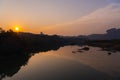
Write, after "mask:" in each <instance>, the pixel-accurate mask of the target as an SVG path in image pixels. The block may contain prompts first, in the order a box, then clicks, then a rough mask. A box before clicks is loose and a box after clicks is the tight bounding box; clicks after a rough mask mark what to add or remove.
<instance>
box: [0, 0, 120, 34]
mask: <svg viewBox="0 0 120 80" xmlns="http://www.w3.org/2000/svg"><path fill="white" fill-rule="evenodd" d="M119 21H120V0H0V27H2V28H3V29H6V30H7V29H12V28H13V27H14V26H20V28H21V31H23V32H32V33H40V32H44V33H46V34H59V35H88V34H95V33H105V31H106V30H107V29H110V28H113V27H116V28H119V27H120V22H119Z"/></svg>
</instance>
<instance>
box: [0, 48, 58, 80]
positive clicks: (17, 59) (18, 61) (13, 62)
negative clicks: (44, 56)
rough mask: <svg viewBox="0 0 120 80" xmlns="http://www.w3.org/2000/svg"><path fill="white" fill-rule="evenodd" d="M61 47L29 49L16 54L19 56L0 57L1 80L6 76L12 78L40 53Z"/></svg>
mask: <svg viewBox="0 0 120 80" xmlns="http://www.w3.org/2000/svg"><path fill="white" fill-rule="evenodd" d="M59 48H60V46H51V47H50V46H48V47H45V46H44V47H42V46H41V47H33V48H32V47H29V48H26V49H25V50H22V51H21V52H16V53H17V55H12V56H9V57H0V64H1V65H0V80H2V79H3V78H5V77H6V76H8V77H12V76H13V75H14V74H16V73H17V72H18V71H19V70H20V68H21V67H22V66H25V65H27V63H28V60H29V59H30V57H31V56H32V55H34V54H36V53H39V52H47V51H49V50H57V49H59ZM18 54H19V55H18Z"/></svg>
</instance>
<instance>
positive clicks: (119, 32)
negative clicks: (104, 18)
mask: <svg viewBox="0 0 120 80" xmlns="http://www.w3.org/2000/svg"><path fill="white" fill-rule="evenodd" d="M87 38H88V39H92V40H112V39H120V28H119V29H116V28H112V29H109V30H107V31H106V34H91V35H88V36H87Z"/></svg>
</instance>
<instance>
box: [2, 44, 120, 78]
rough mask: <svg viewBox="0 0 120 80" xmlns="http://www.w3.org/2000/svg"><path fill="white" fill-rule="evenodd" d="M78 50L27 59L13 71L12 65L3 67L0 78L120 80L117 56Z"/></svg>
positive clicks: (72, 48) (119, 57)
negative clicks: (3, 70)
mask: <svg viewBox="0 0 120 80" xmlns="http://www.w3.org/2000/svg"><path fill="white" fill-rule="evenodd" d="M80 48H81V47H80V46H65V47H61V48H60V49H58V50H56V51H54V50H51V51H48V52H39V53H36V54H35V55H33V56H29V57H28V56H27V57H28V58H24V60H23V62H24V64H23V62H18V63H20V64H19V65H17V67H16V66H15V64H16V63H15V62H13V63H12V64H14V66H12V67H14V68H13V69H12V68H9V65H10V64H11V63H8V65H7V66H6V67H2V68H3V69H5V70H6V69H9V70H6V72H4V74H0V75H1V76H2V75H5V74H7V75H6V76H4V77H3V79H2V80H120V63H119V61H120V52H116V53H113V54H108V52H107V51H101V49H100V48H96V47H90V50H89V51H79V50H78V49H80ZM1 64H2V62H1ZM18 66H19V67H18ZM2 68H1V69H0V70H2ZM8 71H9V72H8Z"/></svg>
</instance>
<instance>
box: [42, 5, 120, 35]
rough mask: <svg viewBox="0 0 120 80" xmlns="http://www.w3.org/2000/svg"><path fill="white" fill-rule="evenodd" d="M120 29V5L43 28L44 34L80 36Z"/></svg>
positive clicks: (109, 6) (110, 6)
mask: <svg viewBox="0 0 120 80" xmlns="http://www.w3.org/2000/svg"><path fill="white" fill-rule="evenodd" d="M112 27H117V28H118V27H120V4H110V5H108V6H106V7H105V8H100V9H97V10H96V11H94V12H92V13H90V14H89V15H86V16H83V17H81V18H79V19H78V20H75V21H72V22H69V23H65V24H60V25H56V26H49V27H45V28H43V31H44V32H48V33H56V34H62V35H63V34H65V35H72V34H73V35H79V34H93V33H103V32H105V30H106V29H109V28H112Z"/></svg>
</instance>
